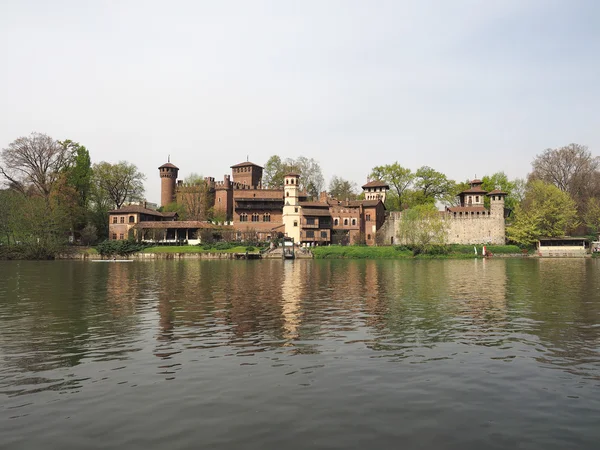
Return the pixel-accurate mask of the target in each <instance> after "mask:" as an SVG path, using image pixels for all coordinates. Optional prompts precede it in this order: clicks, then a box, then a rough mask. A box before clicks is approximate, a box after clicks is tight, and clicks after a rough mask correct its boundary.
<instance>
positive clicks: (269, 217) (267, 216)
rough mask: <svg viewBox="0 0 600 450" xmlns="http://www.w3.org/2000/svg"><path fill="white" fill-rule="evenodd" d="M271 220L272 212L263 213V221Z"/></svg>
mask: <svg viewBox="0 0 600 450" xmlns="http://www.w3.org/2000/svg"><path fill="white" fill-rule="evenodd" d="M270 221H271V214H269V213H265V214H264V215H263V222H270Z"/></svg>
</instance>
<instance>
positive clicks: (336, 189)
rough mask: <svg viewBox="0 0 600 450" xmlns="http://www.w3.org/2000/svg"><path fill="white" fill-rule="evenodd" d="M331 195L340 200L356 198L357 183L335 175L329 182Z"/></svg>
mask: <svg viewBox="0 0 600 450" xmlns="http://www.w3.org/2000/svg"><path fill="white" fill-rule="evenodd" d="M329 195H331V196H332V197H333V198H337V199H340V200H344V199H351V200H354V199H355V198H356V196H357V195H356V183H354V182H352V181H348V180H345V179H344V178H342V177H338V176H336V175H334V176H333V177H332V178H331V181H330V182H329Z"/></svg>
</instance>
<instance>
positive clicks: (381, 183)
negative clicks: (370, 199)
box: [362, 180, 390, 189]
mask: <svg viewBox="0 0 600 450" xmlns="http://www.w3.org/2000/svg"><path fill="white" fill-rule="evenodd" d="M370 187H385V188H388V189H389V188H390V185H389V184H387V183H386V182H385V181H379V180H373V181H369V182H368V183H367V184H365V185H363V186H362V188H363V189H364V188H370Z"/></svg>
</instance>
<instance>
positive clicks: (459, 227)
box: [446, 216, 506, 245]
mask: <svg viewBox="0 0 600 450" xmlns="http://www.w3.org/2000/svg"><path fill="white" fill-rule="evenodd" d="M446 221H447V222H448V223H449V228H448V243H450V244H495V245H504V244H505V243H506V239H505V225H504V217H498V216H479V217H472V216H470V217H451V216H447V217H446Z"/></svg>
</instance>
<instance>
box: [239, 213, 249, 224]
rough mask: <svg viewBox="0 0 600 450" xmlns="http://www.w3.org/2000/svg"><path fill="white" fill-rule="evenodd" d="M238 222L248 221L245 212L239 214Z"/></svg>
mask: <svg viewBox="0 0 600 450" xmlns="http://www.w3.org/2000/svg"><path fill="white" fill-rule="evenodd" d="M240 222H248V214H246V213H242V214H240Z"/></svg>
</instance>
